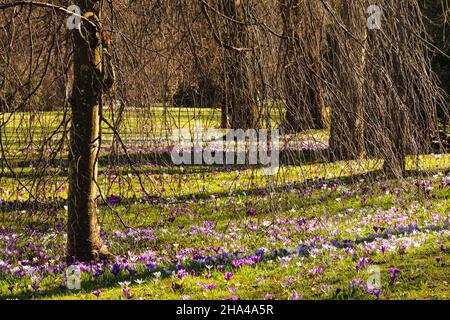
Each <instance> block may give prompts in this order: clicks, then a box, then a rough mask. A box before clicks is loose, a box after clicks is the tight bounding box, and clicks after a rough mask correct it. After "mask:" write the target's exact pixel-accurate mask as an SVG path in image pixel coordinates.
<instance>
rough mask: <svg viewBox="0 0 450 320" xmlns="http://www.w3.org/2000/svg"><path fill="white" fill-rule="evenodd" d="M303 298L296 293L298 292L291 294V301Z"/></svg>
mask: <svg viewBox="0 0 450 320" xmlns="http://www.w3.org/2000/svg"><path fill="white" fill-rule="evenodd" d="M302 297H303V295H301V294H298V293H296V292H294V293H292V294H291V300H301V299H302Z"/></svg>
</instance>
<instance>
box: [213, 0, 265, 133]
mask: <svg viewBox="0 0 450 320" xmlns="http://www.w3.org/2000/svg"><path fill="white" fill-rule="evenodd" d="M222 8H223V13H224V14H225V15H226V16H227V18H226V19H227V22H226V24H227V28H226V29H227V30H226V36H225V41H226V45H227V48H226V49H225V61H224V69H225V78H226V90H225V91H226V93H225V96H226V105H227V106H226V110H227V111H228V116H229V117H230V119H231V121H230V122H231V128H232V129H243V130H247V129H251V128H256V127H257V123H258V120H259V119H258V118H259V116H258V107H257V103H256V98H255V88H254V79H253V76H252V72H251V65H252V60H251V59H252V55H251V52H252V51H251V41H250V34H249V26H248V25H247V19H246V9H245V7H244V3H243V1H241V0H223V1H222Z"/></svg>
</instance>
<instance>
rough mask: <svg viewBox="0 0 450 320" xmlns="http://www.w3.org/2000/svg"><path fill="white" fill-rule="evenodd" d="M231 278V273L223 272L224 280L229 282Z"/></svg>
mask: <svg viewBox="0 0 450 320" xmlns="http://www.w3.org/2000/svg"><path fill="white" fill-rule="evenodd" d="M232 277H233V273H232V272H225V280H226V281H230V280H231V278H232Z"/></svg>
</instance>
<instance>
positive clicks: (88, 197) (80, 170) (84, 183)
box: [67, 0, 110, 261]
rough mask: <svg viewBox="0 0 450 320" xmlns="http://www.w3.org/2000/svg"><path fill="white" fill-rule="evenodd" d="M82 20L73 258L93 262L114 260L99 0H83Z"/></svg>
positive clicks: (77, 54)
mask: <svg viewBox="0 0 450 320" xmlns="http://www.w3.org/2000/svg"><path fill="white" fill-rule="evenodd" d="M78 6H79V7H80V8H81V12H82V15H83V17H84V18H85V19H87V20H89V21H90V22H91V23H92V24H94V25H95V26H96V27H94V25H92V24H90V23H87V22H86V21H83V22H82V27H81V30H76V29H75V30H73V31H72V32H73V50H74V53H73V55H74V57H73V72H74V82H73V88H72V98H71V106H72V123H71V132H70V154H69V160H70V167H69V199H68V200H69V201H68V207H69V208H68V210H69V214H68V239H67V241H68V243H67V254H68V259H76V260H77V261H90V260H96V259H100V258H101V259H103V258H107V257H109V255H110V254H109V252H108V250H107V248H106V247H105V245H104V244H103V242H102V240H101V237H100V230H99V225H98V221H97V196H96V195H97V192H98V190H97V185H96V181H97V176H98V154H99V144H100V115H99V103H100V100H101V97H102V92H103V88H102V86H103V83H102V82H103V81H102V79H103V75H102V74H103V73H102V64H103V62H102V56H103V48H102V34H101V30H100V21H99V18H98V17H99V15H100V12H99V11H100V9H99V4H98V3H97V1H96V0H92V1H90V0H82V1H79V4H78Z"/></svg>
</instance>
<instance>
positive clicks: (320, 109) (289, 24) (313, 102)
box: [280, 0, 326, 132]
mask: <svg viewBox="0 0 450 320" xmlns="http://www.w3.org/2000/svg"><path fill="white" fill-rule="evenodd" d="M320 6H321V4H320V3H318V2H316V1H302V0H282V1H281V4H280V11H281V16H282V20H283V35H284V39H283V45H284V56H283V57H282V60H283V61H282V65H283V69H284V77H283V79H284V80H283V81H284V83H283V86H284V88H285V89H284V91H285V100H286V102H285V103H286V114H285V117H284V123H283V127H284V129H285V131H286V132H301V131H304V130H309V129H324V128H325V127H326V112H325V102H324V91H323V88H322V84H321V79H320V75H321V68H322V65H321V43H322V25H323V11H322V9H321V7H320Z"/></svg>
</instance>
